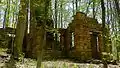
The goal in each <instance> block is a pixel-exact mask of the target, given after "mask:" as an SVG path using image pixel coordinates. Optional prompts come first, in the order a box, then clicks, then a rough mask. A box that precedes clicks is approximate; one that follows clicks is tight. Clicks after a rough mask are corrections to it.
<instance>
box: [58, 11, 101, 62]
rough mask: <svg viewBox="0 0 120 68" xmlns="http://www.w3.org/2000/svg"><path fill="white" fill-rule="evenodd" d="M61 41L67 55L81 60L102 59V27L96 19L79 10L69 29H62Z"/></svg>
mask: <svg viewBox="0 0 120 68" xmlns="http://www.w3.org/2000/svg"><path fill="white" fill-rule="evenodd" d="M60 33H61V36H60V38H61V39H60V42H61V45H62V46H63V47H64V49H63V53H65V54H64V55H66V56H67V57H71V58H77V59H80V60H89V59H92V58H93V59H100V58H101V52H102V51H103V50H102V48H103V47H102V28H101V24H98V22H97V20H96V19H93V18H90V17H87V16H86V15H85V14H84V13H81V12H77V13H76V15H75V16H74V20H73V21H72V23H70V24H69V26H68V28H67V29H60Z"/></svg>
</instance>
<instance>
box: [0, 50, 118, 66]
mask: <svg viewBox="0 0 120 68" xmlns="http://www.w3.org/2000/svg"><path fill="white" fill-rule="evenodd" d="M6 50H7V49H2V48H0V68H36V64H37V62H36V60H35V59H30V58H24V59H23V60H22V61H15V62H11V61H10V56H11V55H10V54H7V53H6ZM41 68H104V67H103V64H92V63H75V62H72V61H68V60H55V61H43V62H42V67H41ZM108 68H120V64H118V65H112V64H108Z"/></svg>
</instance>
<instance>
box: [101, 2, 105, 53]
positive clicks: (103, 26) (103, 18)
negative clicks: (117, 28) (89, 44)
mask: <svg viewBox="0 0 120 68" xmlns="http://www.w3.org/2000/svg"><path fill="white" fill-rule="evenodd" d="M101 8H102V31H103V32H102V36H103V47H104V51H105V50H106V46H105V16H106V15H105V6H104V0H101Z"/></svg>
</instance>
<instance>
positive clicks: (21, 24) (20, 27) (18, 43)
mask: <svg viewBox="0 0 120 68" xmlns="http://www.w3.org/2000/svg"><path fill="white" fill-rule="evenodd" d="M23 3H25V0H21V1H20V6H21V9H20V11H19V17H18V23H17V28H16V37H15V42H14V58H17V59H18V58H19V57H21V55H22V44H23V38H24V33H25V28H26V14H27V12H26V4H23Z"/></svg>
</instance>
